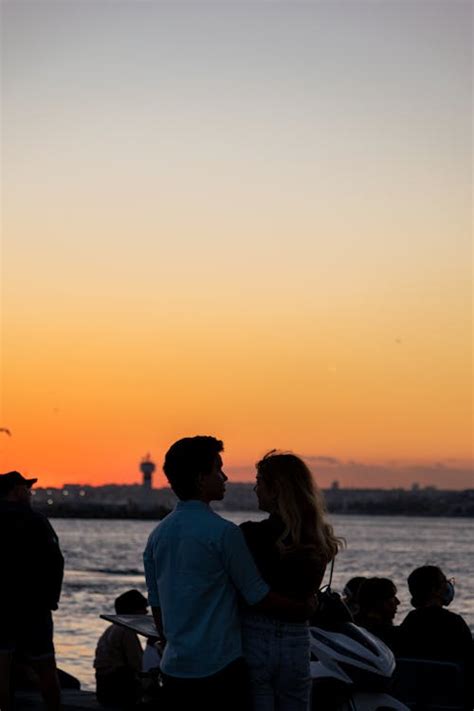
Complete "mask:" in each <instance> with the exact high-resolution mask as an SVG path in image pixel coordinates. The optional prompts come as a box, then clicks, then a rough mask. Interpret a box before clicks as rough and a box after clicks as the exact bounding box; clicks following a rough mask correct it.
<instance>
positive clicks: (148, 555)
mask: <svg viewBox="0 0 474 711" xmlns="http://www.w3.org/2000/svg"><path fill="white" fill-rule="evenodd" d="M143 567H144V569H145V580H146V586H147V589H148V602H149V603H150V605H151V606H152V607H160V597H159V594H158V583H157V580H156V566H155V557H154V555H153V541H152V536H150V538H149V539H148V543H147V545H146V548H145V551H144V553H143Z"/></svg>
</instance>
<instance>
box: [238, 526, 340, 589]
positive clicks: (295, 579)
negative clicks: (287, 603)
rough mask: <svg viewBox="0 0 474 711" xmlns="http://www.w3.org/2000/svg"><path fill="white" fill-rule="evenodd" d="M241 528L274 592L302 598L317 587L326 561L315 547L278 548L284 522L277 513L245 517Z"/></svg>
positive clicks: (258, 565)
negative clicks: (250, 517)
mask: <svg viewBox="0 0 474 711" xmlns="http://www.w3.org/2000/svg"><path fill="white" fill-rule="evenodd" d="M240 528H241V530H242V533H243V534H244V537H245V540H246V543H247V546H248V548H249V550H250V552H251V553H252V556H253V558H254V560H255V563H256V565H257V568H258V570H259V571H260V574H261V576H262V578H263V579H264V580H265V582H266V583H267V584H268V585H269V586H270V588H271V589H272V590H273V591H274V592H277V593H279V594H280V595H284V596H285V597H288V598H291V599H292V600H301V601H304V600H307V599H308V597H309V596H310V595H312V594H313V593H315V592H316V591H317V590H318V589H319V588H320V586H321V582H322V579H323V577H324V571H325V570H326V561H325V560H324V558H322V557H321V556H318V554H317V551H314V550H311V549H308V548H304V547H303V548H300V549H296V550H291V549H290V550H289V551H287V552H285V551H281V550H280V548H279V547H278V545H277V542H278V539H279V538H280V536H281V535H282V533H283V532H284V530H285V524H284V523H283V521H282V520H281V518H280V517H279V516H276V515H274V514H272V515H271V516H270V517H269V518H267V519H265V520H264V521H258V522H255V521H246V522H245V523H242V524H241V526H240ZM285 543H290V541H285Z"/></svg>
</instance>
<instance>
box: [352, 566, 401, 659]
mask: <svg viewBox="0 0 474 711" xmlns="http://www.w3.org/2000/svg"><path fill="white" fill-rule="evenodd" d="M358 604H359V612H358V613H357V614H356V615H355V623H356V624H357V625H359V626H360V627H365V629H366V630H368V631H369V632H371V633H372V634H373V635H375V636H376V637H378V638H379V639H381V640H382V642H385V644H386V645H387V646H388V647H390V648H391V649H392V650H393V649H394V647H395V642H396V634H397V631H398V628H397V627H395V626H394V624H393V619H394V617H395V615H396V612H397V607H398V605H399V604H400V600H399V599H398V597H397V588H396V586H395V584H394V583H393V582H392V581H391V580H390V579H389V578H367V579H366V580H365V581H364V582H363V583H362V585H361V586H360V589H359V595H358Z"/></svg>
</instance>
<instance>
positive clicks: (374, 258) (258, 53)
mask: <svg viewBox="0 0 474 711" xmlns="http://www.w3.org/2000/svg"><path fill="white" fill-rule="evenodd" d="M0 12H1V19H2V23H1V26H2V29H1V31H2V56H1V60H2V86H1V99H2V108H1V119H2V196H1V208H2V245H1V246H2V292H1V302H2V303H1V347H2V354H1V402H0V406H1V407H0V471H7V470H10V469H17V470H19V471H22V472H25V473H28V474H30V475H34V476H38V477H39V479H40V482H43V483H46V484H48V485H54V484H56V485H60V484H61V483H63V482H64V481H70V480H76V481H84V482H85V481H89V482H91V483H94V484H99V483H105V482H106V481H110V479H111V478H113V479H115V480H117V481H122V482H125V481H128V482H131V481H133V480H134V479H135V478H136V477H137V476H138V471H137V461H138V460H139V459H140V457H141V456H142V454H143V453H145V452H147V451H148V450H150V451H151V453H152V456H153V453H154V454H155V459H154V461H155V462H156V464H157V470H156V472H155V473H154V481H155V484H157V483H158V482H159V481H160V480H161V481H164V480H163V479H160V478H161V477H162V472H161V462H162V458H163V455H164V452H165V451H166V450H167V448H168V447H169V446H170V444H171V443H172V442H173V441H175V440H177V439H179V438H180V437H182V436H186V435H194V434H212V435H215V436H216V437H219V438H220V439H222V440H223V441H224V443H225V454H224V461H225V465H226V467H227V469H228V471H229V473H230V475H231V477H232V478H233V479H235V480H246V479H247V480H248V479H250V478H251V477H252V476H253V462H255V461H256V460H257V459H258V458H259V457H260V456H262V454H264V453H265V452H266V451H268V450H269V449H271V448H274V447H276V448H281V449H288V450H292V451H294V452H296V453H298V454H301V455H303V456H306V457H308V459H309V460H312V459H311V458H316V460H315V461H314V462H313V463H314V469H315V471H316V475H317V477H321V478H322V480H323V482H324V481H325V480H326V477H329V476H330V468H331V467H336V468H337V467H339V469H340V471H341V475H338V476H337V477H336V475H334V477H333V478H340V479H341V480H342V481H343V482H344V485H346V482H345V479H347V485H349V483H350V484H351V485H356V484H360V485H361V486H366V485H369V484H370V482H374V483H376V485H377V486H387V487H392V486H397V485H399V484H400V485H405V486H409V485H410V483H411V481H413V480H417V479H421V481H420V483H423V482H424V480H425V479H426V481H428V480H429V481H431V482H432V483H433V484H435V485H437V486H446V487H449V486H451V481H453V482H454V484H455V486H456V487H457V488H465V487H468V486H470V485H471V484H472V478H473V477H472V474H473V471H472V459H473V450H472V434H473V428H472V248H471V233H472V175H471V174H472V146H471V143H472V136H471V127H472V3H471V2H467V1H464V0H458V1H456V2H449V1H448V0H430V2H423V1H421V0H420V1H417V0H414V1H413V2H401V1H400V0H385V1H384V2H380V3H377V2H373V0H340V1H338V2H334V1H333V0H314V1H309V2H293V1H291V0H283V1H282V2H275V3H272V2H265V1H264V0H262V1H260V0H255V1H254V2H250V3H242V2H240V1H238V0H230V2H224V3H216V2H208V1H207V0H196V1H195V2H174V1H171V0H170V1H168V0H150V2H133V1H131V0H121V1H120V2H108V1H106V0H97V1H95V2H82V0H71V1H70V2H57V0H22V1H21V2H16V1H14V0H4V1H3V2H2V3H1V4H0ZM318 457H323V458H324V457H326V458H329V459H331V458H332V459H335V460H338V461H339V462H340V464H337V465H336V464H331V463H328V462H325V463H324V462H322V461H320V460H318ZM394 461H398V462H400V463H401V465H400V466H395V465H394V464H393V462H394ZM350 462H360V463H361V464H358V465H357V466H355V465H351V464H350ZM404 463H405V465H406V466H405V468H403V464H404ZM413 463H417V464H418V465H419V466H420V467H424V468H425V469H423V468H422V469H415V470H414V471H415V472H419V476H418V475H417V476H415V475H412V473H411V469H408V466H411V465H412V464H413ZM438 463H441V465H442V466H439V465H438ZM376 467H378V469H376ZM380 467H382V469H380ZM326 470H327V471H326ZM377 478H379V479H380V480H377Z"/></svg>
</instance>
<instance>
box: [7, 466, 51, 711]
mask: <svg viewBox="0 0 474 711" xmlns="http://www.w3.org/2000/svg"><path fill="white" fill-rule="evenodd" d="M36 481H37V479H25V478H24V477H23V476H22V475H21V474H20V473H19V472H16V471H13V472H8V473H7V474H1V475H0V561H1V563H0V566H1V568H0V574H1V579H2V585H1V586H0V708H1V709H2V711H10V710H11V709H12V708H13V702H12V685H11V678H12V662H13V656H14V655H15V656H16V657H18V658H20V659H22V660H24V661H25V662H27V663H29V664H31V666H32V667H33V668H34V670H35V672H36V673H37V675H38V679H39V685H40V690H41V693H42V696H43V699H44V701H45V703H46V707H47V709H48V710H49V711H57V710H58V709H59V708H60V695H61V694H60V686H59V681H58V674H57V670H56V661H55V656H54V645H53V620H52V615H51V611H52V610H56V609H57V607H58V602H59V597H60V594H61V585H62V579H63V571H64V559H63V556H62V554H61V551H60V548H59V543H58V538H57V536H56V534H55V532H54V530H53V528H52V526H51V524H50V523H49V521H48V519H47V518H46V517H45V516H43V515H42V514H40V513H38V512H36V511H33V510H32V509H31V506H30V497H31V487H32V486H33V484H35V483H36Z"/></svg>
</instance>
